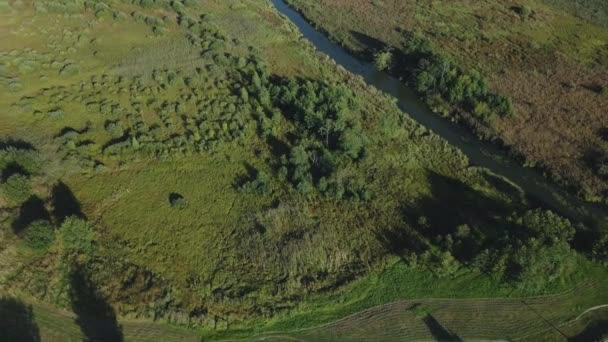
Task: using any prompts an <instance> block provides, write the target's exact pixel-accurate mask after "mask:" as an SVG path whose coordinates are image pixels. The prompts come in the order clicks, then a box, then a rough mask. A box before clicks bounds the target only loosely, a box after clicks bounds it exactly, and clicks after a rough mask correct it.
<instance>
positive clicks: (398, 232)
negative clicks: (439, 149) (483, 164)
mask: <svg viewBox="0 0 608 342" xmlns="http://www.w3.org/2000/svg"><path fill="white" fill-rule="evenodd" d="M427 178H428V182H429V185H430V190H431V191H430V194H429V195H428V196H426V197H424V198H422V199H420V200H418V201H417V203H416V204H414V205H411V204H408V205H406V206H404V207H403V208H402V214H403V218H404V224H403V226H402V227H397V228H391V227H389V228H386V229H384V230H382V231H380V232H379V233H378V234H377V238H378V240H379V241H380V242H381V243H382V244H383V245H384V246H385V248H387V250H389V251H391V252H392V253H393V254H395V255H401V256H403V255H405V254H407V253H412V252H414V253H420V252H423V251H424V250H426V249H427V248H428V247H427V246H428V244H429V242H431V243H432V244H434V245H439V246H442V245H441V244H442V243H443V242H442V241H445V240H444V239H443V238H445V237H448V236H449V237H450V238H449V239H448V240H450V241H452V242H451V245H449V246H447V245H446V246H442V247H444V248H446V249H448V250H450V251H451V252H452V254H453V255H454V257H456V258H457V259H458V260H459V261H460V262H463V263H466V262H468V261H470V260H471V258H473V257H474V256H475V255H477V254H478V252H479V251H480V250H482V249H483V248H484V247H485V246H487V245H488V244H493V243H497V241H501V240H502V239H504V238H505V234H524V233H525V231H524V230H523V229H520V227H517V226H516V225H513V224H512V223H509V224H508V228H509V229H505V228H506V225H507V222H506V219H507V218H508V216H509V215H510V214H512V213H513V212H514V211H515V209H516V208H515V206H514V205H513V204H510V203H507V202H506V201H503V200H500V199H497V198H493V197H491V196H488V195H486V194H485V193H482V192H480V191H477V190H475V189H473V188H471V187H470V186H469V185H467V184H465V183H463V182H461V181H459V180H456V179H452V178H449V177H446V176H443V175H440V174H438V173H435V172H433V171H429V172H428V174H427ZM497 189H500V188H497Z"/></svg>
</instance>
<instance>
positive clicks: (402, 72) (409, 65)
mask: <svg viewBox="0 0 608 342" xmlns="http://www.w3.org/2000/svg"><path fill="white" fill-rule="evenodd" d="M399 32H400V33H401V34H402V35H403V39H404V41H405V40H407V38H408V37H410V36H413V35H414V33H413V32H411V31H405V30H399ZM350 34H351V36H352V37H353V38H355V39H356V40H357V42H358V43H359V45H361V46H362V47H365V49H364V50H362V51H360V52H356V51H355V52H354V54H356V55H357V56H358V57H359V58H363V59H366V60H368V61H373V60H374V57H375V54H376V53H377V52H379V51H382V50H385V49H387V48H390V49H391V52H392V55H393V65H392V68H391V70H390V71H391V73H392V74H394V75H395V76H397V77H400V78H404V79H409V78H410V77H412V76H413V75H414V73H415V70H416V68H417V67H418V65H419V64H420V61H421V60H422V59H425V58H429V57H430V53H429V51H406V46H405V43H403V44H402V46H400V47H395V46H389V45H388V44H387V43H386V42H383V41H381V40H379V39H376V38H374V37H370V36H369V35H367V34H365V33H361V32H357V31H350Z"/></svg>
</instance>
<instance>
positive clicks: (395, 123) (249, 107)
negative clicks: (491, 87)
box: [0, 0, 608, 340]
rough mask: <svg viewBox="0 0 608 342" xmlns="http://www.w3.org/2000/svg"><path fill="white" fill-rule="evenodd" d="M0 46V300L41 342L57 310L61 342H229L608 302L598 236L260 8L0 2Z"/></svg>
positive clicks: (233, 1)
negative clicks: (476, 162)
mask: <svg viewBox="0 0 608 342" xmlns="http://www.w3.org/2000/svg"><path fill="white" fill-rule="evenodd" d="M0 42H2V43H0V73H1V74H2V75H1V79H0V80H1V81H2V82H1V87H2V92H1V93H0V123H2V124H1V125H0V137H1V140H0V171H1V172H0V208H1V213H0V227H1V228H2V229H1V230H0V232H1V234H0V265H2V266H1V267H0V291H1V293H3V294H6V295H7V296H10V297H17V298H26V299H27V300H26V302H28V303H29V302H32V303H35V304H34V309H33V312H34V316H35V317H40V319H41V321H39V322H38V323H35V324H38V325H39V329H40V331H41V334H42V335H43V336H45V334H47V335H49V336H50V335H52V334H54V333H53V332H52V331H53V329H54V328H53V326H55V327H56V326H60V325H61V324H60V323H59V322H61V321H62V320H65V317H66V316H67V317H70V319H71V320H73V323H74V324H69V325H68V326H67V327H66V328H65V329H66V330H65V332H64V333H62V332H58V333H57V334H58V335H57V336H61V337H57V339H60V338H78V337H75V336H81V335H82V336H85V337H86V338H89V339H100V338H102V339H103V338H105V339H111V340H116V339H120V338H123V339H126V340H129V339H133V340H140V339H144V340H145V339H147V338H151V337H150V336H152V337H154V336H156V337H158V338H165V337H166V338H167V339H169V338H180V336H184V337H183V338H187V337H189V336H190V332H188V331H183V330H182V329H178V328H175V329H173V328H168V327H166V326H164V325H161V326H155V325H152V323H151V322H152V321H157V322H162V323H163V324H167V323H169V324H172V325H180V326H182V327H187V328H190V329H191V332H195V333H196V334H197V335H200V334H202V335H203V336H204V337H209V338H216V339H223V338H239V337H244V338H246V337H250V336H252V335H255V334H257V333H262V332H269V331H276V330H279V331H286V332H288V331H291V330H293V329H297V328H302V327H314V326H317V325H319V324H322V323H326V322H331V321H333V320H336V319H339V318H341V317H343V316H345V315H349V314H353V313H356V312H358V311H361V310H364V309H366V308H369V307H373V306H377V305H382V304H385V303H389V302H394V301H401V300H408V299H409V300H411V299H414V298H431V297H450V298H454V297H458V298H480V297H510V296H517V297H528V296H538V295H548V294H554V293H561V292H563V291H566V290H568V289H572V288H575V287H576V286H577V285H579V284H600V285H598V286H595V287H594V286H591V287H590V288H589V289H587V290H586V291H585V292H584V295H582V296H579V297H577V298H573V299H572V300H573V301H574V303H575V304H576V305H575V309H572V308H571V307H568V308H565V307H556V310H555V316H554V317H555V320H556V321H557V322H561V321H562V320H564V319H567V318H569V317H571V316H572V315H576V314H578V313H579V311H580V310H579V309H584V308H586V307H588V306H590V305H599V304H602V302H603V301H604V297H603V294H604V293H605V291H603V282H604V281H605V280H606V273H605V270H604V269H603V268H602V267H600V266H599V262H597V261H592V260H601V258H602V256H604V254H602V253H603V252H602V251H603V250H604V249H603V248H602V246H603V245H602V244H604V243H606V241H608V240H601V239H599V238H598V239H597V241H596V242H595V243H593V244H591V245H580V244H578V243H576V241H577V240H578V239H580V237H581V236H582V237H585V236H587V234H588V233H589V231H588V230H587V228H586V227H584V226H582V225H578V224H576V223H575V222H569V221H567V220H565V219H563V218H562V217H560V216H559V215H557V214H555V213H552V212H550V211H548V210H545V209H543V208H539V207H538V206H537V205H536V204H534V202H533V201H531V200H530V199H528V198H527V197H526V196H525V194H524V193H523V191H521V189H518V188H517V187H515V186H513V185H512V184H510V183H509V182H508V181H506V180H504V179H502V178H500V177H498V176H496V175H493V174H491V173H490V172H488V171H487V170H484V169H480V168H476V167H472V166H470V165H469V163H468V161H467V160H466V157H464V156H463V154H462V153H461V152H460V151H458V150H456V149H454V148H453V147H451V146H450V145H448V144H447V143H446V142H445V141H444V140H442V139H441V138H439V137H438V136H436V135H434V134H433V133H432V132H429V131H428V130H426V129H424V128H423V127H421V126H419V125H418V124H416V123H415V122H413V121H412V120H411V119H410V118H409V117H408V116H407V114H405V113H402V112H400V111H399V110H398V108H397V107H396V106H395V104H394V102H393V100H392V99H390V98H389V97H388V96H385V95H383V94H381V93H379V92H378V91H377V90H375V89H372V88H370V87H368V86H367V85H365V84H364V83H363V81H362V80H360V79H359V78H356V77H354V76H352V75H351V74H349V73H347V72H346V71H344V70H343V69H342V68H340V67H338V66H336V65H335V64H333V63H331V62H330V61H328V60H327V59H326V58H325V57H324V56H321V55H320V54H318V53H317V52H316V51H315V50H314V49H313V47H312V46H310V45H309V44H308V43H306V42H305V41H302V40H301V39H300V37H299V36H298V34H297V33H296V32H295V30H294V28H293V27H292V26H291V25H289V24H288V23H287V22H286V21H285V20H284V19H283V18H282V17H281V16H280V15H279V14H278V13H277V12H276V11H275V10H274V9H273V8H272V7H271V6H270V5H269V4H268V3H265V2H260V1H254V0H228V1H216V0H204V1H190V0H184V1H160V0H156V1H152V0H143V1H139V0H138V1H127V0H113V1H57V0H55V1H51V0H46V1H44V0H40V1H14V2H13V1H11V2H8V3H7V4H5V5H4V6H2V7H0ZM7 303H8V304H7V305H8V308H9V309H11V310H18V311H19V312H22V313H23V314H24V315H25V317H26V318H27V317H29V316H28V312H30V311H28V310H29V309H28V308H27V305H25V306H16V305H13V304H15V303H14V302H13V301H8V302H7ZM42 303H44V304H42ZM45 305H46V308H47V309H48V310H46V311H45V310H43V309H42V308H43V307H44V306H45ZM479 305H489V304H487V303H486V302H482V303H481V304H479ZM39 306H40V307H41V309H38V307H39ZM0 309H1V308H0ZM37 310H38V313H37ZM433 310H434V309H433ZM9 312H11V311H9ZM67 312H70V313H67ZM505 314H507V315H508V314H509V313H508V312H507V313H505ZM30 316H31V315H30ZM45 317H50V318H45ZM62 317H63V318H62ZM408 317H409V316H408ZM522 317H525V316H522ZM409 318H411V317H409ZM552 319H553V318H552ZM34 320H38V318H36V319H34ZM26 321H27V322H26V323H28V322H30V321H32V319H27V320H26ZM9 323H10V322H9ZM30 323H31V322H30ZM30 323H28V324H30ZM18 324H20V321H17V322H16V325H18ZM35 324H34V325H35ZM139 324H141V325H139ZM140 329H141V330H143V332H142V334H143V335H142V336H139V335H137V334H138V331H139V330H140ZM148 329H149V330H150V331H152V333H151V335H146V334H147V331H148ZM155 329H157V330H155ZM30 330H35V329H34V328H32V329H30ZM47 330H48V331H50V332H48V333H46V332H45V331H47ZM59 330H60V329H59ZM78 330H80V332H79V333H78ZM531 330H536V328H533V329H532V328H531ZM62 334H63V335H62ZM156 334H157V335H156ZM65 336H69V337H65ZM172 336H173V337H172ZM49 339H51V340H52V339H53V338H49Z"/></svg>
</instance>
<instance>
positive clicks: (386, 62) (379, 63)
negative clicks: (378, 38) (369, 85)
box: [374, 49, 393, 71]
mask: <svg viewBox="0 0 608 342" xmlns="http://www.w3.org/2000/svg"><path fill="white" fill-rule="evenodd" d="M374 65H375V66H376V69H378V70H380V71H384V70H387V69H390V68H391V67H392V66H393V52H392V50H391V49H385V50H382V51H380V52H378V53H376V54H375V55H374Z"/></svg>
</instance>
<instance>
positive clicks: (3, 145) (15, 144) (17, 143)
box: [0, 138, 36, 151]
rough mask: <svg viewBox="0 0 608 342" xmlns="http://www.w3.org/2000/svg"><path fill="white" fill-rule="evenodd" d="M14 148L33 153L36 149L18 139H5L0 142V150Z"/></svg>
mask: <svg viewBox="0 0 608 342" xmlns="http://www.w3.org/2000/svg"><path fill="white" fill-rule="evenodd" d="M11 147H12V148H16V149H18V150H33V151H35V150H36V149H35V148H34V145H32V144H30V143H29V142H27V141H24V140H19V139H12V138H11V139H7V140H0V150H6V149H7V148H11Z"/></svg>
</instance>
